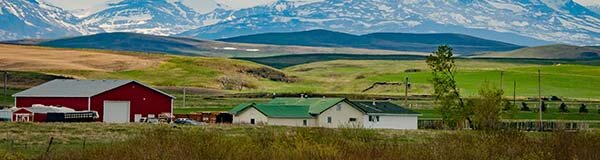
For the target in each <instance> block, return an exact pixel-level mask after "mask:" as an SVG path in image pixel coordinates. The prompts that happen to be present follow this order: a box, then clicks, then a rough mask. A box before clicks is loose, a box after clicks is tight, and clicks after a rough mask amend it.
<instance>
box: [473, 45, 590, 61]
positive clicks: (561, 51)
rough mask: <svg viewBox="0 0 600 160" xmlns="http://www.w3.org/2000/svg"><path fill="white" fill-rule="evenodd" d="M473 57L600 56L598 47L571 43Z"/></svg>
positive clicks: (562, 57)
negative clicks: (572, 44)
mask: <svg viewBox="0 0 600 160" xmlns="http://www.w3.org/2000/svg"><path fill="white" fill-rule="evenodd" d="M473 57H494V58H537V59H597V58H600V48H597V47H581V46H571V45H562V44H557V45H547V46H538V47H529V48H523V49H518V50H514V51H507V52H492V53H485V54H480V55H476V56H473Z"/></svg>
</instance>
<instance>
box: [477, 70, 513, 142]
mask: <svg viewBox="0 0 600 160" xmlns="http://www.w3.org/2000/svg"><path fill="white" fill-rule="evenodd" d="M503 93H504V92H503V91H502V90H501V89H498V88H496V87H495V86H494V85H492V84H491V83H489V82H484V84H483V85H482V86H481V88H480V89H479V97H478V98H476V99H473V100H471V102H470V103H469V104H470V105H469V106H470V107H471V108H472V110H473V123H474V124H473V125H474V127H475V129H482V130H492V129H496V128H497V127H498V124H500V112H501V111H502V108H503V107H504V106H505V105H504V104H503V102H504V101H502V94H503ZM504 103H505V102H504ZM508 105H510V103H509V104H508Z"/></svg>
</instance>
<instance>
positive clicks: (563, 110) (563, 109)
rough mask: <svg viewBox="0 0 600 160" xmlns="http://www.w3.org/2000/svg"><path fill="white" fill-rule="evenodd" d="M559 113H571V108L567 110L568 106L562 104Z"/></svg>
mask: <svg viewBox="0 0 600 160" xmlns="http://www.w3.org/2000/svg"><path fill="white" fill-rule="evenodd" d="M558 112H569V108H567V104H565V103H564V102H563V103H561V104H560V107H558Z"/></svg>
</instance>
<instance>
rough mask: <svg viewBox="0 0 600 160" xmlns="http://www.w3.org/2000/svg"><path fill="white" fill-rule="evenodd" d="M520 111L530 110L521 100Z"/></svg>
mask: <svg viewBox="0 0 600 160" xmlns="http://www.w3.org/2000/svg"><path fill="white" fill-rule="evenodd" d="M521 111H531V109H529V107H528V106H527V103H525V102H521Z"/></svg>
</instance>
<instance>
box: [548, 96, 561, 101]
mask: <svg viewBox="0 0 600 160" xmlns="http://www.w3.org/2000/svg"><path fill="white" fill-rule="evenodd" d="M550 100H551V101H562V99H560V98H558V97H557V96H552V97H550Z"/></svg>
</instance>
